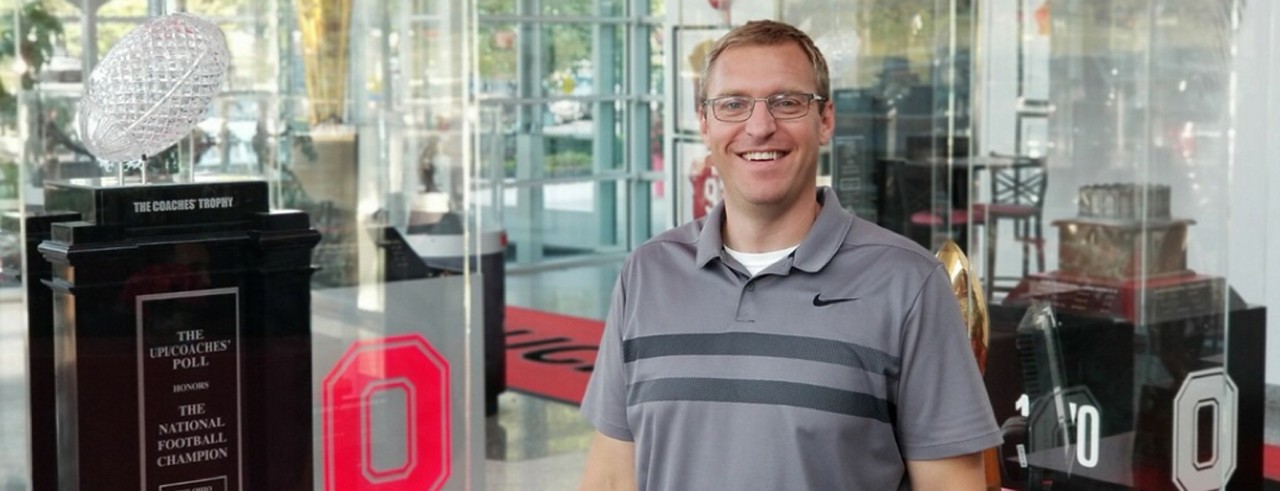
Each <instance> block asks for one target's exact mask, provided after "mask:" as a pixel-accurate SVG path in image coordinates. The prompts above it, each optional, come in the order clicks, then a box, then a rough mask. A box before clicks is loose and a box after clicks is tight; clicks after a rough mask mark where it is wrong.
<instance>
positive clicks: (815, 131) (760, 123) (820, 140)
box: [698, 43, 835, 210]
mask: <svg viewBox="0 0 1280 491" xmlns="http://www.w3.org/2000/svg"><path fill="white" fill-rule="evenodd" d="M817 88H818V83H817V80H816V78H815V77H814V74H813V67H812V65H810V63H809V61H808V58H807V57H806V56H805V53H804V50H802V49H801V48H800V46H798V45H796V44H795V43H786V44H779V45H771V46H736V47H733V48H729V49H728V50H725V51H724V52H723V53H721V55H720V58H719V59H717V60H716V63H715V65H714V66H713V67H712V69H711V70H710V72H709V73H708V84H707V98H708V99H714V98H716V97H723V96H730V95H734V96H747V97H758V98H764V97H769V96H771V95H775V94H780V93H798V94H809V93H814V92H816V91H817ZM830 104H831V103H830V101H820V102H819V101H815V102H812V103H810V106H809V113H808V114H806V115H805V116H803V117H801V118H799V119H789V120H776V119H774V118H773V115H771V114H770V113H769V108H768V105H767V104H765V103H764V102H763V101H758V102H756V103H755V108H754V110H753V111H752V114H751V118H750V119H748V120H746V121H743V122H739V123H727V122H724V121H720V120H718V119H716V118H715V116H714V115H713V114H712V112H711V108H710V107H708V106H703V108H702V110H701V112H700V114H699V117H698V119H699V123H700V128H701V131H702V140H703V142H705V143H706V144H707V147H708V148H709V149H710V150H711V157H710V159H711V163H712V165H714V166H715V167H716V170H717V171H719V173H720V178H721V179H722V180H723V182H724V192H725V195H724V197H725V200H726V204H727V205H728V206H730V207H737V209H744V210H745V209H747V208H750V207H755V206H765V207H769V208H772V209H775V210H783V209H787V208H790V207H792V206H795V205H796V204H797V203H800V202H801V200H804V199H808V200H812V199H813V189H814V186H815V185H816V182H815V181H816V179H817V172H818V150H819V148H820V147H821V146H822V145H825V144H826V143H827V141H828V140H830V139H831V132H832V129H833V128H834V127H835V117H834V114H833V109H832V107H830ZM822 105H826V106H827V107H826V108H825V109H823V110H822V111H819V109H820V108H821V106H822Z"/></svg>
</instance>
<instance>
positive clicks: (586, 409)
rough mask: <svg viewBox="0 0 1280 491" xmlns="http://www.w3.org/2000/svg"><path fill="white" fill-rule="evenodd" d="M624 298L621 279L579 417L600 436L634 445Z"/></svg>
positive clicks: (615, 286) (606, 321)
mask: <svg viewBox="0 0 1280 491" xmlns="http://www.w3.org/2000/svg"><path fill="white" fill-rule="evenodd" d="M625 310H626V295H625V293H624V290H623V286H622V275H619V279H618V281H617V282H616V283H615V284H614V287H613V299H612V300H611V303H610V306H609V315H608V317H607V318H606V319H605V324H604V334H603V335H602V336H601V337H600V349H599V350H598V351H597V352H596V363H595V366H594V368H592V370H591V381H590V382H589V383H588V384H587V393H586V395H585V396H583V398H582V415H583V417H585V418H586V419H587V421H588V422H590V423H591V424H592V425H593V426H595V428H596V430H598V431H599V432H600V433H603V434H605V435H606V436H609V437H610V438H615V439H618V440H623V441H628V442H629V441H634V440H635V437H634V436H633V435H632V433H631V427H630V425H629V424H628V423H627V377H626V370H625V368H626V364H625V363H624V360H623V356H622V319H623V318H624V317H625V315H624V313H623V312H624V311H625Z"/></svg>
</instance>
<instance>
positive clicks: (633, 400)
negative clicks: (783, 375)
mask: <svg viewBox="0 0 1280 491" xmlns="http://www.w3.org/2000/svg"><path fill="white" fill-rule="evenodd" d="M655 401H710V402H740V403H750V404H773V405H781V406H794V407H803V408H809V409H817V410H819V411H826V412H829V413H836V414H844V415H849V416H861V417H864V418H873V419H877V420H880V421H883V422H885V423H892V418H893V413H894V412H895V410H894V408H893V404H890V403H889V401H886V400H884V399H880V398H877V397H874V396H870V395H867V394H863V393H859V392H851V391H847V390H840V389H832V388H830V387H823V386H820V385H813V384H801V383H797V382H781V381H777V380H742V379H731V378H660V379H654V380H645V381H642V382H636V383H634V384H631V386H630V387H629V388H628V389H627V405H628V406H631V405H636V404H641V403H645V402H655Z"/></svg>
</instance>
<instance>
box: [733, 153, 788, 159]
mask: <svg viewBox="0 0 1280 491" xmlns="http://www.w3.org/2000/svg"><path fill="white" fill-rule="evenodd" d="M780 155H781V154H779V153H778V152H747V153H744V154H742V158H744V159H747V160H773V159H776V158H778V157H779V156H780Z"/></svg>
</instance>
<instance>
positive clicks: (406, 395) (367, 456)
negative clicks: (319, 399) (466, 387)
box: [322, 333, 452, 491]
mask: <svg viewBox="0 0 1280 491" xmlns="http://www.w3.org/2000/svg"><path fill="white" fill-rule="evenodd" d="M323 391H324V392H323V397H324V403H323V411H324V428H323V435H322V436H323V439H324V476H325V479H324V481H325V486H324V488H325V489H326V490H328V491H352V490H378V491H399V490H414V491H418V490H429V491H434V490H438V489H440V488H442V487H443V486H444V483H445V482H446V481H448V480H449V471H450V468H451V467H452V458H451V455H450V439H449V363H448V361H446V360H445V359H444V357H443V356H440V354H439V353H437V352H436V350H435V349H434V348H432V347H431V344H430V343H428V342H427V340H426V339H424V338H423V337H422V335H420V334H416V333H415V334H403V335H397V336H391V337H387V338H383V339H374V340H366V341H360V342H357V343H354V344H352V345H351V347H350V348H348V349H347V352H346V353H344V354H343V355H342V358H340V359H338V362H337V363H336V364H335V365H334V367H333V369H332V370H330V371H329V374H328V375H327V376H325V378H324V389H323ZM385 395H399V396H401V397H402V398H403V401H404V408H403V409H404V412H403V414H404V419H405V420H404V421H403V428H404V429H405V431H404V439H405V440H404V442H403V443H404V449H403V459H402V460H400V461H399V462H397V465H395V466H390V467H386V468H379V467H378V466H377V465H375V462H374V460H375V459H374V457H373V455H374V445H373V441H372V435H373V432H372V431H371V430H372V428H373V427H374V426H375V425H376V424H377V423H378V421H377V420H376V417H375V415H373V414H371V412H370V408H372V407H373V404H371V400H372V399H373V398H374V397H377V396H385ZM394 423H400V422H394Z"/></svg>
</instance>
